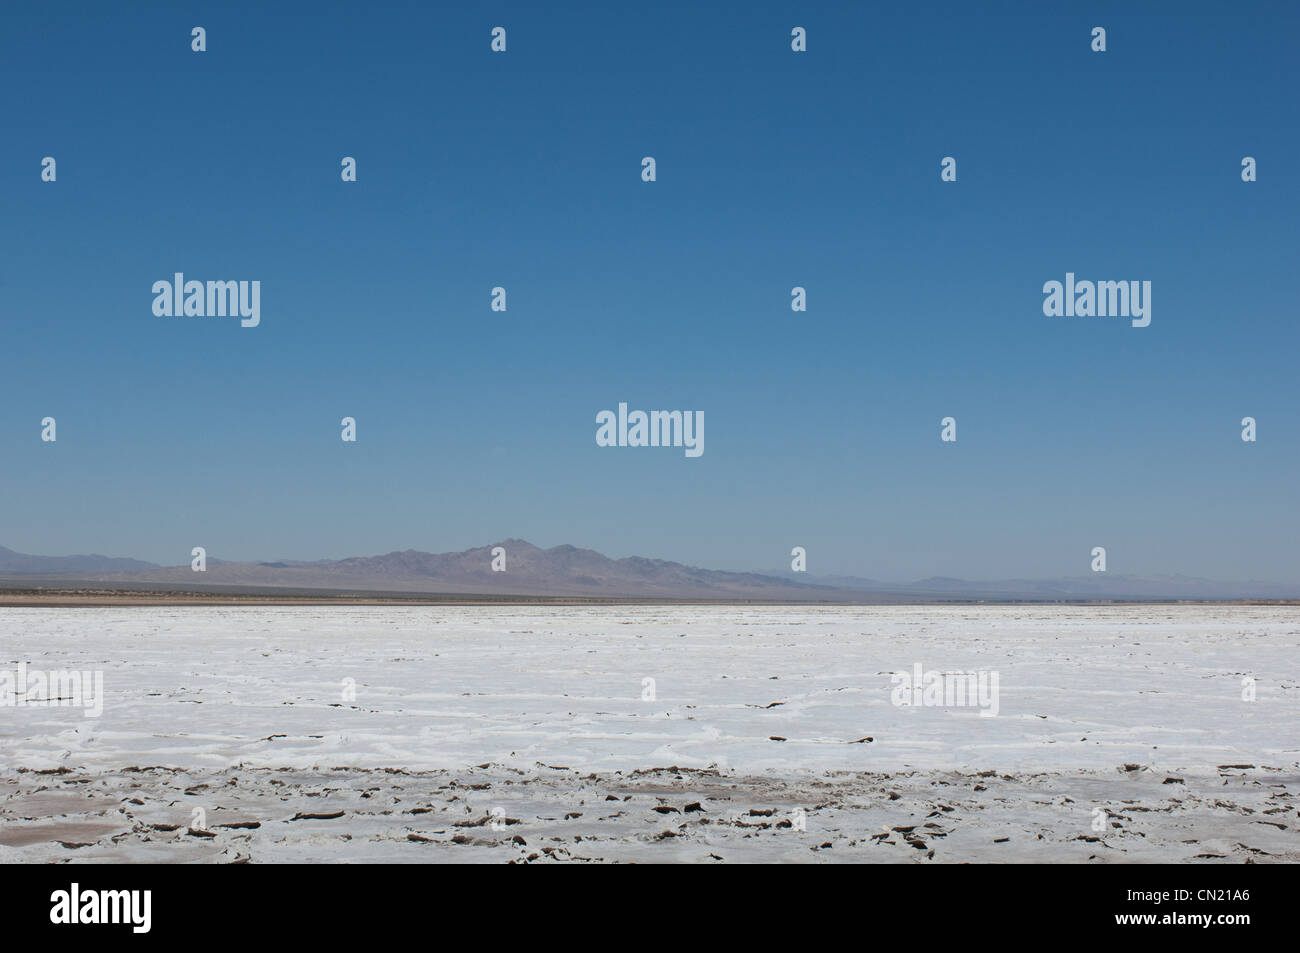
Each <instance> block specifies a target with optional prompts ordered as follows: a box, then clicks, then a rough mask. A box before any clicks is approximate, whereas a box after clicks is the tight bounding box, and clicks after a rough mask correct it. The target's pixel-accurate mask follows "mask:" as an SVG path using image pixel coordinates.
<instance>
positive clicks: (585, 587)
mask: <svg viewBox="0 0 1300 953" xmlns="http://www.w3.org/2000/svg"><path fill="white" fill-rule="evenodd" d="M495 546H501V547H503V548H504V549H505V551H506V571H505V572H493V571H492V568H491V564H492V549H493V548H494V547H495ZM207 566H208V568H207V571H206V572H204V573H196V572H193V571H192V570H191V569H190V567H189V564H188V563H187V564H185V565H182V566H166V567H164V566H157V565H155V564H153V563H147V562H142V561H141V560H137V559H120V558H110V557H107V556H29V555H24V554H22V553H15V552H13V551H11V550H8V549H5V548H3V547H0V576H2V577H7V581H8V583H9V584H10V585H20V584H31V585H37V584H39V585H42V586H46V587H55V588H58V587H65V588H66V587H73V586H84V585H104V586H108V587H112V588H131V587H136V588H147V587H148V586H150V585H157V586H162V587H165V588H169V589H178V588H183V589H188V590H196V589H203V588H207V587H221V588H223V589H225V590H242V589H249V590H256V589H282V590H284V589H291V590H336V591H373V592H410V593H444V594H446V593H461V594H466V595H480V596H484V595H486V596H498V595H499V596H511V595H519V596H557V597H565V596H593V597H605V598H619V597H642V598H664V599H725V600H730V599H757V600H772V601H800V602H805V601H809V602H818V601H823V602H938V601H947V600H962V601H981V600H985V601H1020V600H1024V601H1059V600H1112V599H1113V600H1135V599H1188V600H1196V599H1300V585H1281V584H1266V583H1255V582H1247V583H1220V582H1213V581H1211V580H1206V579H1194V578H1191V577H1187V576H1117V575H1112V574H1110V573H1104V574H1103V573H1096V574H1092V575H1088V576H1080V577H1075V578H1069V579H1014V580H993V581H970V580H964V579H952V578H946V577H934V578H930V579H923V580H919V581H917V582H912V583H882V582H879V581H877V580H872V579H862V578H858V577H853V576H823V577H817V576H809V575H803V574H798V575H796V574H795V573H791V572H789V571H788V570H773V571H771V572H768V573H753V572H725V571H721V570H715V569H698V568H695V567H692V566H686V565H683V564H682V563H676V562H669V561H667V560H662V559H645V558H643V557H640V556H629V557H626V558H624V559H610V558H609V557H608V556H605V555H603V554H601V553H598V552H596V551H594V550H591V549H579V548H577V547H576V546H554V547H552V548H550V549H540V548H538V547H537V546H534V545H533V544H532V543H529V542H526V541H525V540H522V539H507V540H504V541H503V542H501V543H495V544H492V545H488V546H479V547H476V548H474V549H467V550H465V551H464V552H458V553H428V552H421V551H419V550H413V549H408V550H404V551H401V552H391V553H385V554H383V555H380V556H352V557H349V558H347V559H337V560H320V561H317V562H296V561H279V562H224V561H222V560H219V559H217V558H215V557H213V556H211V555H209V557H208V562H207Z"/></svg>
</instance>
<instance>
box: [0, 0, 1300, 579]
mask: <svg viewBox="0 0 1300 953" xmlns="http://www.w3.org/2000/svg"><path fill="white" fill-rule="evenodd" d="M272 6H273V5H271V4H267V3H261V2H259V3H241V4H225V3H223V4H182V5H177V4H164V3H157V4H138V3H133V4H124V5H121V8H120V9H119V8H117V7H115V8H113V9H112V10H110V8H109V7H107V6H106V5H104V4H100V3H76V4H66V3H53V4H45V5H41V6H39V7H30V8H28V7H18V6H15V5H10V6H9V7H7V8H6V10H5V13H4V16H3V28H2V29H0V70H3V74H4V75H3V80H4V81H3V86H2V88H0V116H3V119H2V120H0V182H2V183H3V184H0V222H2V223H3V228H0V332H2V333H0V492H2V494H3V497H2V498H3V509H2V510H0V544H3V545H6V546H9V547H10V548H13V549H17V550H21V551H27V552H35V553H45V554H63V553H73V552H91V551H93V552H102V553H108V554H113V555H132V556H137V557H140V558H145V559H152V560H155V561H159V562H166V563H171V564H177V563H181V562H186V561H188V559H189V555H188V554H189V550H190V548H191V547H192V546H195V545H203V546H206V547H207V550H208V552H209V554H211V555H212V556H214V557H217V558H224V559H246V558H255V559H273V558H301V559H315V558H324V557H340V556H345V555H356V554H372V553H379V552H387V551H389V550H393V549H404V548H408V547H410V548H417V549H426V550H435V551H440V550H454V549H463V548H467V547H469V546H473V545H479V544H483V543H487V542H490V541H495V540H498V539H501V538H504V537H509V536H518V537H524V538H527V539H529V540H531V541H533V542H535V543H537V544H539V545H544V546H550V545H555V544H559V543H566V542H569V543H574V544H576V545H580V546H587V547H591V548H595V549H599V550H602V551H604V552H606V553H608V554H610V555H614V556H623V555H632V554H638V555H647V556H657V557H663V558H669V559H676V560H680V561H684V562H689V563H694V564H697V565H703V566H709V567H714V568H742V569H743V568H775V567H780V566H785V565H788V563H789V555H788V554H789V551H790V548H791V547H792V546H794V545H802V546H805V547H807V549H808V554H809V567H808V568H809V571H810V572H812V573H819V572H842V573H855V574H860V575H866V576H871V577H875V578H878V579H885V580H905V579H910V578H918V577H923V576H928V575H932V574H941V575H952V576H962V577H966V578H999V577H1010V576H1056V575H1079V574H1085V573H1087V571H1088V563H1089V550H1090V549H1091V547H1093V546H1096V545H1101V546H1105V547H1107V550H1108V554H1109V568H1110V571H1111V572H1112V573H1180V572H1181V573H1186V574H1190V575H1200V576H1208V577H1212V578H1217V579H1249V578H1255V579H1261V580H1269V581H1291V582H1294V581H1296V580H1298V579H1300V545H1298V544H1297V541H1298V540H1300V506H1297V485H1298V482H1300V481H1297V472H1298V467H1297V464H1300V450H1298V448H1300V385H1298V384H1297V378H1298V377H1300V375H1298V374H1297V353H1298V351H1297V345H1298V344H1300V331H1298V330H1297V270H1298V269H1297V255H1296V252H1297V235H1298V233H1300V232H1298V228H1297V221H1298V220H1300V216H1298V214H1297V213H1298V212H1300V201H1298V199H1300V179H1297V176H1296V173H1295V169H1294V168H1293V167H1292V166H1293V163H1294V161H1295V158H1296V156H1297V155H1300V134H1298V133H1297V129H1298V128H1300V124H1298V123H1297V119H1298V118H1300V117H1298V116H1297V112H1298V111H1300V110H1298V109H1297V98H1296V91H1297V89H1300V82H1297V79H1298V77H1297V72H1298V70H1297V63H1298V55H1297V42H1298V38H1300V14H1298V13H1297V9H1298V8H1297V6H1296V5H1295V4H1281V3H1279V4H1272V5H1267V4H1265V5H1261V4H1250V5H1246V6H1243V5H1240V4H1231V3H1215V4H1206V3H1178V4H1172V3H1171V4H1166V5H1141V4H1139V5H1136V6H1140V7H1143V8H1144V9H1145V10H1146V11H1148V12H1149V13H1151V14H1153V15H1135V14H1134V13H1132V12H1130V9H1131V8H1133V7H1134V6H1135V5H1134V4H1130V3H1109V4H1098V3H1090V4H1066V5H1058V4H1052V5H1050V6H1051V7H1052V9H1056V8H1057V7H1061V9H1062V11H1063V12H1059V13H1050V14H1048V13H1044V12H1042V10H1043V8H1044V7H1045V6H1046V5H1044V4H1041V3H1024V4H1000V5H991V6H990V9H989V10H985V11H978V12H971V11H973V10H974V7H975V5H973V4H966V3H961V4H946V5H934V4H906V5H898V6H897V7H895V6H890V7H889V8H888V9H883V10H882V11H879V12H878V11H876V10H873V9H871V7H872V6H873V5H867V4H861V3H851V4H850V3H844V4H829V3H828V4H812V5H807V4H769V3H758V4H726V5H722V4H709V5H707V6H708V7H709V8H710V9H705V7H704V6H701V5H697V4H672V3H654V4H647V5H637V6H634V5H631V4H628V5H623V4H595V3H593V4H584V5H578V4H573V3H560V4H557V5H550V4H546V5H541V4H536V3H520V4H495V3H494V4H466V5H457V6H456V7H451V6H448V8H447V9H435V8H434V6H433V5H431V4H425V3H408V4H400V5H385V4H332V3H313V4H309V5H306V4H305V5H302V6H301V7H298V8H291V7H288V6H286V5H280V4H276V5H274V6H275V7H277V9H276V10H275V11H272V10H270V9H269V8H270V7H272ZM553 6H554V8H553ZM1248 8H1249V9H1248ZM1159 10H1165V11H1167V12H1166V13H1165V14H1163V15H1154V12H1155V11H1159ZM962 11H966V12H962ZM498 25H499V26H504V27H506V29H507V31H508V34H507V36H508V50H507V52H506V53H505V54H493V53H492V52H491V51H490V50H489V42H490V35H489V33H490V30H491V28H492V27H494V26H498ZM1098 25H1100V26H1104V27H1105V28H1106V29H1107V31H1108V35H1107V45H1108V50H1107V52H1105V53H1104V54H1098V53H1093V52H1092V51H1091V49H1090V31H1091V28H1092V27H1093V26H1098ZM193 26H203V27H205V28H206V30H207V44H208V50H207V52H205V53H194V52H192V51H191V50H190V29H191V28H192V27H193ZM793 26H803V27H805V28H806V29H807V31H808V45H809V49H808V52H806V53H802V54H796V53H793V52H791V50H790V30H791V28H792V27H793ZM345 155H346V156H354V157H356V159H357V162H358V178H359V181H358V182H356V183H353V184H344V183H343V182H341V181H340V177H339V168H340V166H339V163H340V159H341V158H342V157H343V156H345ZM646 155H652V156H654V157H655V158H656V160H657V163H658V181H657V182H654V183H652V184H647V183H644V182H642V181H641V177H640V160H641V158H642V156H646ZM949 155H951V156H954V157H956V158H957V161H958V181H957V182H956V183H942V182H940V180H939V163H940V159H941V158H942V157H944V156H949ZM1246 155H1250V156H1254V157H1255V158H1256V159H1257V160H1258V176H1259V180H1258V181H1257V182H1254V183H1250V184H1246V183H1243V182H1242V181H1241V177H1240V162H1241V158H1242V157H1243V156H1246ZM44 156H53V157H55V158H56V160H57V163H58V166H57V170H58V180H57V182H55V183H44V182H42V181H41V179H40V162H41V159H42V157H44ZM175 271H183V272H185V274H186V276H187V277H188V278H196V279H200V280H205V279H248V280H252V279H256V280H259V281H261V282H262V301H261V310H262V320H261V326H260V327H258V328H255V329H244V328H241V327H240V326H239V323H238V320H237V319H229V318H226V319H222V318H159V317H155V316H154V314H153V312H152V308H151V305H152V301H153V295H152V293H151V290H150V289H151V286H152V284H153V282H154V281H157V280H159V279H170V277H171V275H172V273H173V272H175ZM1067 271H1073V272H1075V273H1076V274H1077V275H1078V276H1079V277H1080V278H1093V279H1099V280H1105V279H1116V280H1119V279H1142V280H1150V281H1151V282H1152V285H1153V292H1152V294H1153V302H1152V304H1153V311H1152V318H1153V319H1152V323H1151V325H1150V327H1147V328H1144V329H1136V328H1132V327H1130V326H1129V323H1128V321H1126V320H1123V319H1113V318H1112V319H1096V318H1094V319H1087V318H1048V317H1045V316H1044V315H1043V312H1042V302H1043V293H1042V285H1043V283H1044V282H1045V281H1049V280H1052V279H1056V280H1061V279H1063V278H1064V275H1065V273H1066V272H1067ZM495 285H502V286H504V287H505V288H506V289H507V293H508V306H509V310H508V311H507V312H505V313H504V314H500V313H494V312H492V311H490V309H489V300H490V290H491V288H492V287H493V286H495ZM795 285H801V286H803V287H805V288H806V289H807V291H808V311H807V312H806V313H803V314H796V313H793V312H792V311H791V310H790V289H791V288H792V287H793V286H795ZM619 401H627V402H628V403H629V404H630V405H631V406H632V407H633V408H640V409H644V410H651V409H690V410H701V411H703V412H704V414H705V419H706V434H705V437H706V451H705V453H704V455H703V456H702V457H700V458H698V459H688V458H686V457H685V456H684V455H683V453H682V452H681V451H680V450H673V449H628V448H622V449H608V448H600V447H597V445H596V442H595V431H596V425H595V415H596V413H597V412H598V411H600V410H604V409H614V408H616V406H617V404H618V402H619ZM345 415H350V416H353V417H355V418H356V419H357V421H358V432H359V440H358V442H357V443H356V444H345V443H343V442H342V441H341V440H340V439H339V420H340V419H341V418H342V417H343V416H345ZM947 415H951V416H954V417H956V418H957V421H958V438H959V439H958V442H957V443H956V444H944V443H941V442H940V440H939V429H940V428H939V420H940V418H941V417H944V416H947ZM1248 415H1249V416H1253V417H1255V418H1256V419H1257V420H1258V427H1259V439H1258V442H1256V443H1254V444H1247V443H1243V442H1242V441H1241V439H1240V430H1241V428H1240V423H1239V422H1240V420H1241V418H1242V417H1243V416H1248ZM45 416H53V417H55V418H57V421H58V441H57V443H55V444H47V443H42V442H41V440H40V420H41V418H42V417H45Z"/></svg>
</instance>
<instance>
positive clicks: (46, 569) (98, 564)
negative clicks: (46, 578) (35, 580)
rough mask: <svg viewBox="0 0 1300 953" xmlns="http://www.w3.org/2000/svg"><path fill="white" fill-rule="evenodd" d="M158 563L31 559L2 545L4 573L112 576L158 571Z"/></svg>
mask: <svg viewBox="0 0 1300 953" xmlns="http://www.w3.org/2000/svg"><path fill="white" fill-rule="evenodd" d="M156 568H157V563H147V562H144V561H142V560H139V559H125V558H121V557H117V556H94V555H91V556H31V555H28V554H27V553H16V552H14V551H13V550H12V549H6V548H5V547H3V546H0V573H7V574H21V575H28V574H30V575H39V574H45V573H72V572H75V573H110V572H135V571H138V570H142V569H156Z"/></svg>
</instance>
